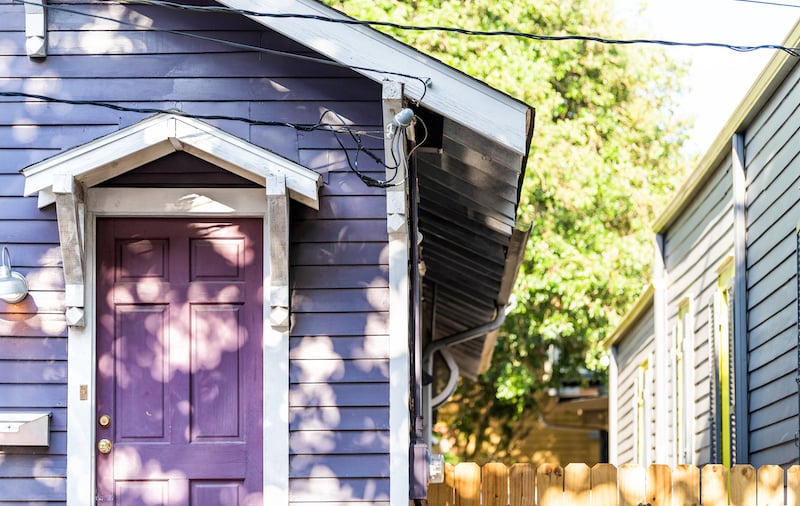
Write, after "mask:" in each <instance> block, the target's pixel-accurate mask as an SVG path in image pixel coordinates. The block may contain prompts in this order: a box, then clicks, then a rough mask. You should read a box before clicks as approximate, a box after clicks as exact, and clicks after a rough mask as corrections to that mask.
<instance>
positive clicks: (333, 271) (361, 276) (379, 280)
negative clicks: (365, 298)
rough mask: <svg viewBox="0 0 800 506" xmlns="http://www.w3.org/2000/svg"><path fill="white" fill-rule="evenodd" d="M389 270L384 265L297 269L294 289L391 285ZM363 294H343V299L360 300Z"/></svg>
mask: <svg viewBox="0 0 800 506" xmlns="http://www.w3.org/2000/svg"><path fill="white" fill-rule="evenodd" d="M388 278H389V274H388V272H387V268H386V267H385V266H382V265H322V266H306V267H303V268H302V269H296V274H295V277H294V280H293V281H292V286H294V288H298V289H302V288H368V287H381V288H385V287H387V286H388V285H389V279H388ZM361 293H362V292H357V291H354V292H346V291H343V292H342V297H347V296H348V295H351V294H352V295H353V296H354V297H353V298H354V299H358V298H359V295H361Z"/></svg>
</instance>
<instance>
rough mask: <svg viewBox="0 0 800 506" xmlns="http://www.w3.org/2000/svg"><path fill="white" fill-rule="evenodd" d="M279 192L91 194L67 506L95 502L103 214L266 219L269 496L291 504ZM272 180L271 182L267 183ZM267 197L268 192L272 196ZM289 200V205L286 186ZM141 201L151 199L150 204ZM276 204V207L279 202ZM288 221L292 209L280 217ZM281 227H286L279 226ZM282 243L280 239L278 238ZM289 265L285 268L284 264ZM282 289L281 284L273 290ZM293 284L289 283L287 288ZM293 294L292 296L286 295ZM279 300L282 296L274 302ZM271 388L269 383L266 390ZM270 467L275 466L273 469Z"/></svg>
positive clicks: (74, 341) (75, 329) (73, 351)
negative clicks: (99, 225)
mask: <svg viewBox="0 0 800 506" xmlns="http://www.w3.org/2000/svg"><path fill="white" fill-rule="evenodd" d="M273 184H274V185H276V186H278V188H275V186H272V188H274V190H273V189H269V190H268V191H267V192H266V193H265V191H264V189H262V188H257V189H240V188H239V189H196V188H193V189H186V190H181V189H174V188H170V189H152V188H147V189H134V188H130V189H128V188H126V189H120V188H116V189H111V188H90V189H88V190H87V191H86V213H85V219H84V224H83V225H84V230H85V231H86V233H85V238H86V244H85V250H84V251H85V252H86V273H85V283H86V286H85V288H86V291H85V295H86V313H85V323H86V325H85V326H83V327H80V326H71V327H69V331H68V332H69V335H68V341H67V352H68V354H69V355H68V356H69V357H70V358H69V362H68V400H67V402H68V405H67V424H68V427H69V431H68V433H67V461H68V465H67V504H70V505H76V506H79V505H93V504H95V455H96V453H95V449H94V440H95V426H96V420H95V381H96V380H95V363H96V362H95V360H96V358H95V354H96V352H95V349H96V325H95V321H96V316H97V315H96V313H95V301H96V298H97V294H96V280H95V269H96V253H95V252H96V248H97V243H96V226H95V224H96V220H97V218H98V217H112V216H114V217H131V218H133V217H143V216H148V217H152V216H168V217H170V218H180V217H192V216H195V217H209V216H213V217H225V216H228V217H261V218H263V220H264V255H263V258H264V286H265V287H274V288H273V289H271V290H265V291H264V298H265V300H264V326H263V327H264V336H263V342H264V347H263V350H264V356H263V359H264V367H263V370H264V375H263V381H264V424H263V438H264V454H263V459H264V498H265V499H266V498H269V504H278V505H283V504H288V501H289V407H288V394H289V373H288V371H289V335H288V326H287V325H274V324H271V323H270V317H271V316H272V319H273V320H274V319H275V317H274V315H273V314H272V313H274V312H275V308H276V307H277V308H283V307H284V302H285V300H286V297H285V296H284V295H283V293H281V292H282V290H281V289H280V288H281V287H275V286H274V285H273V281H274V280H273V276H275V274H276V273H277V272H281V271H285V270H286V269H288V261H287V265H286V266H277V267H278V269H271V267H272V265H271V264H272V262H271V260H270V259H271V258H274V257H275V255H274V252H273V249H272V248H271V245H274V244H275V243H276V242H279V243H282V245H283V246H286V244H287V243H286V242H283V241H284V238H283V237H276V238H274V239H273V237H272V235H273V232H275V231H276V230H278V231H286V230H288V226H287V225H288V223H275V222H274V221H271V216H270V214H271V212H270V210H271V209H273V210H275V211H277V212H275V213H274V214H280V211H279V209H280V206H281V204H280V203H279V202H278V203H276V202H275V200H276V199H274V198H273V197H274V196H275V195H276V194H278V195H279V194H280V183H279V182H273ZM268 185H269V182H268ZM268 194H269V195H268ZM283 195H284V197H283V199H280V198H278V199H277V200H278V201H281V200H282V201H283V202H284V203H285V204H286V205H288V199H287V198H286V191H285V187H284V191H283ZM142 202H147V208H146V209H144V208H143V206H142ZM275 206H277V208H276V207H275ZM285 220H288V209H286V212H285V214H283V216H281V217H279V218H278V221H281V222H283V221H285ZM281 225H282V226H281ZM276 240H277V241H276ZM281 267H283V268H281ZM275 288H277V289H275ZM287 289H288V287H287ZM287 295H288V294H287ZM273 297H276V298H277V300H273ZM267 385H269V388H267ZM267 470H269V471H267Z"/></svg>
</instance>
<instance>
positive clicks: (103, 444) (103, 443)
mask: <svg viewBox="0 0 800 506" xmlns="http://www.w3.org/2000/svg"><path fill="white" fill-rule="evenodd" d="M112 446H113V445H112V444H111V441H110V440H108V439H101V440H100V441H98V442H97V451H99V452H100V453H111V447H112Z"/></svg>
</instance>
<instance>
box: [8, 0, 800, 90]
mask: <svg viewBox="0 0 800 506" xmlns="http://www.w3.org/2000/svg"><path fill="white" fill-rule="evenodd" d="M15 1H18V2H21V3H29V2H28V1H27V0H15ZM740 1H754V2H755V1H759V0H740ZM120 3H131V4H145V5H155V6H161V7H168V8H172V9H179V10H185V11H193V12H207V13H217V14H218V13H231V14H241V15H244V16H252V17H267V18H276V19H281V18H286V19H307V20H314V21H320V22H325V23H335V24H345V25H356V26H368V27H383V28H393V29H397V30H404V31H437V32H447V33H456V34H461V35H471V36H484V37H516V38H526V39H530V40H536V41H542V42H565V41H578V42H596V43H600V44H615V45H634V44H644V45H659V46H668V47H710V48H721V49H729V50H732V51H737V52H740V53H747V52H752V51H758V50H763V49H774V50H779V51H783V52H785V53H788V54H789V55H791V56H794V57H800V48H794V47H786V46H782V45H780V44H759V45H738V44H729V43H724V42H687V41H676V40H665V39H645V38H635V39H620V38H607V37H600V36H596V35H581V34H567V35H543V34H535V33H530V32H521V31H515V30H472V29H467V28H459V27H452V26H440V25H410V24H402V23H395V22H391V21H374V20H359V19H354V18H350V17H342V18H338V17H337V18H333V17H329V16H321V15H317V14H301V13H270V12H259V11H252V10H247V9H234V8H230V7H225V6H205V5H185V4H179V3H176V2H170V1H168V0H135V1H129V0H120ZM48 8H55V6H48ZM87 15H88V14H87ZM353 68H355V67H353ZM370 70H372V71H375V70H374V69H370ZM404 77H409V76H404Z"/></svg>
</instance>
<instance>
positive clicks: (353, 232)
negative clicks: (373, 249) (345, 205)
mask: <svg viewBox="0 0 800 506" xmlns="http://www.w3.org/2000/svg"><path fill="white" fill-rule="evenodd" d="M294 230H296V231H297V233H298V234H302V237H303V239H304V240H305V241H309V242H336V241H342V242H355V243H361V242H386V241H388V239H389V235H388V233H387V232H386V222H385V220H325V221H322V220H307V221H300V222H298V223H297V224H296V226H295V227H294ZM295 237H297V236H295Z"/></svg>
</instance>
